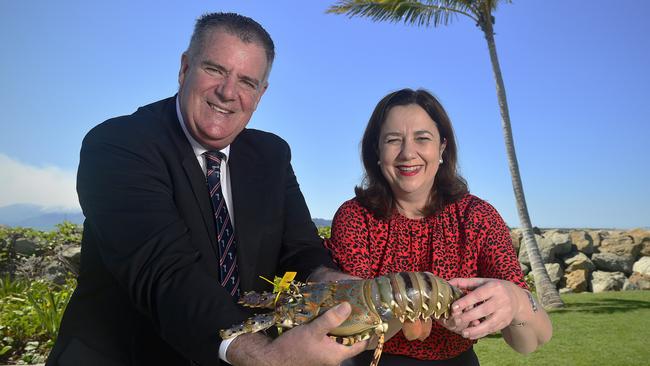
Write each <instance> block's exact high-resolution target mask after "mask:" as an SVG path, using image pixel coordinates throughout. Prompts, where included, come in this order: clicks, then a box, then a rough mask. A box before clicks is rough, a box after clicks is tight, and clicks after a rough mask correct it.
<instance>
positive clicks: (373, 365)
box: [370, 333, 384, 366]
mask: <svg viewBox="0 0 650 366" xmlns="http://www.w3.org/2000/svg"><path fill="white" fill-rule="evenodd" d="M383 350H384V333H379V341H378V342H377V348H375V353H374V354H373V355H372V362H371V363H370V366H377V365H378V364H379V358H381V352H382V351H383Z"/></svg>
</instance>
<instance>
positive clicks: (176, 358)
mask: <svg viewBox="0 0 650 366" xmlns="http://www.w3.org/2000/svg"><path fill="white" fill-rule="evenodd" d="M228 164H229V168H230V173H231V185H232V196H233V205H234V214H235V233H236V236H237V250H238V258H239V262H238V264H239V272H240V281H241V282H240V284H241V289H242V290H244V291H248V290H263V289H264V290H269V286H268V285H267V284H265V283H264V282H263V281H262V280H260V279H259V276H260V275H262V276H265V277H267V278H273V276H274V275H276V274H282V273H284V271H288V270H293V271H297V272H298V275H299V277H302V279H304V278H305V277H306V276H307V275H308V274H310V273H311V271H312V270H313V269H315V268H316V267H318V266H320V265H325V266H328V267H333V268H334V265H333V263H332V262H331V259H330V256H329V254H328V253H327V252H326V251H325V250H324V248H323V246H322V243H321V240H320V238H319V237H318V235H317V231H316V228H315V226H314V224H313V222H312V221H311V218H310V215H309V211H308V209H307V206H306V204H305V201H304V198H303V196H302V193H301V192H300V189H299V187H298V183H297V181H296V178H295V176H294V173H293V170H292V168H291V164H290V150H289V147H288V145H287V144H286V142H284V141H283V140H282V139H280V138H279V137H277V136H275V135H273V134H270V133H266V132H262V131H257V130H252V129H246V130H244V131H243V132H242V133H241V134H240V135H239V136H238V137H237V138H236V140H235V141H234V142H233V143H232V144H231V150H230V157H229V162H228ZM77 191H78V194H79V200H80V203H81V206H82V208H83V213H84V215H85V216H86V221H85V223H84V235H83V241H82V252H81V270H80V274H79V279H78V286H77V289H76V290H75V292H74V294H73V296H72V299H71V301H70V303H69V305H68V307H67V309H66V312H65V315H64V318H63V322H62V325H61V329H60V333H59V338H58V340H57V342H56V345H55V347H54V349H53V350H52V353H51V354H50V357H49V360H48V366H49V365H56V364H57V362H58V364H62V365H64V364H66V363H67V364H74V365H91V366H101V365H157V366H159V365H189V364H190V363H191V362H190V360H193V361H194V362H196V363H198V364H200V365H218V364H219V363H220V362H219V358H218V348H219V342H220V338H219V336H218V330H219V329H222V328H227V327H230V326H231V325H233V324H234V323H236V322H241V321H242V320H244V319H245V318H246V317H248V316H250V314H249V313H248V312H246V311H244V310H243V309H242V308H241V307H239V306H238V305H236V304H235V302H234V301H233V299H232V298H231V297H230V296H229V295H228V294H227V293H226V291H225V290H224V289H223V288H222V287H221V286H220V285H219V281H218V279H219V273H218V266H217V262H218V254H217V249H216V248H217V247H216V234H215V227H214V221H213V218H212V209H211V204H210V200H209V195H208V191H207V186H206V179H205V175H204V174H203V172H202V171H201V168H200V166H199V164H198V162H197V159H196V157H195V155H194V152H193V150H192V148H191V146H190V144H189V142H188V141H187V139H186V137H185V135H184V134H183V131H182V129H181V126H180V124H179V121H178V118H177V116H176V107H175V98H169V99H165V100H162V101H159V102H156V103H153V104H150V105H147V106H144V107H141V108H139V109H138V110H137V111H136V112H135V113H134V114H132V115H130V116H123V117H118V118H114V119H111V120H108V121H106V122H104V123H102V124H100V125H99V126H97V127H95V128H94V129H93V130H92V131H90V132H89V133H88V135H87V136H86V137H85V139H84V142H83V146H82V148H81V159H80V164H79V171H78V175H77Z"/></svg>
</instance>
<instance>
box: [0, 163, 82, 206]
mask: <svg viewBox="0 0 650 366" xmlns="http://www.w3.org/2000/svg"><path fill="white" fill-rule="evenodd" d="M0 171H1V172H2V174H1V175H0V207H2V206H7V205H12V204H16V203H30V204H35V205H39V206H42V207H43V208H44V209H46V210H70V211H73V210H74V211H79V210H81V208H80V207H79V201H78V198H77V191H76V190H75V187H76V172H74V171H66V170H63V169H61V168H58V167H56V166H45V167H38V166H33V165H27V164H24V163H21V162H19V161H16V160H14V159H12V158H11V157H9V156H7V155H4V154H1V153H0Z"/></svg>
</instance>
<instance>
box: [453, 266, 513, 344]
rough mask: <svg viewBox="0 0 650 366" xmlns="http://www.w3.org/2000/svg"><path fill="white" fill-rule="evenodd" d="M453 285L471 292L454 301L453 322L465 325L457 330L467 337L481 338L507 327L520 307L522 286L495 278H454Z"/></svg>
mask: <svg viewBox="0 0 650 366" xmlns="http://www.w3.org/2000/svg"><path fill="white" fill-rule="evenodd" d="M449 284H451V285H452V286H456V287H457V288H459V289H460V290H462V291H464V292H467V291H470V292H469V293H468V294H467V295H465V296H464V297H462V298H460V299H458V300H456V301H455V302H454V303H453V304H452V313H451V316H450V321H453V323H455V324H459V325H460V324H463V325H465V327H463V329H455V331H456V332H457V333H459V334H461V335H462V336H463V337H465V338H469V339H479V338H483V337H485V336H486V335H488V334H491V333H495V332H498V331H500V330H501V329H503V328H505V327H507V326H508V325H509V324H510V323H511V322H512V320H513V318H514V316H515V314H516V312H517V311H518V310H519V304H518V300H517V299H518V298H519V297H518V296H517V292H518V291H524V290H523V289H522V288H520V287H519V286H517V285H515V284H514V283H512V282H509V281H505V280H498V279H494V278H454V279H452V280H450V281H449Z"/></svg>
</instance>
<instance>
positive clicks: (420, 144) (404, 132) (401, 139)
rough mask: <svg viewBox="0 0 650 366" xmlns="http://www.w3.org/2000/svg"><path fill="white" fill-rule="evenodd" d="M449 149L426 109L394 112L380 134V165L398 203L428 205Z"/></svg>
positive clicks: (396, 109)
mask: <svg viewBox="0 0 650 366" xmlns="http://www.w3.org/2000/svg"><path fill="white" fill-rule="evenodd" d="M445 146H446V144H445V143H444V142H443V143H442V144H441V143H440V133H439V132H438V127H437V126H436V124H435V123H434V122H433V120H432V119H431V117H429V115H428V114H427V112H425V111H424V109H422V107H420V106H419V105H417V104H409V105H404V106H395V107H392V108H391V109H390V111H389V112H388V115H387V116H386V121H385V122H384V124H383V126H382V128H381V131H380V134H379V162H380V168H381V172H382V174H383V175H384V177H385V178H386V180H387V181H388V184H389V185H390V188H391V190H392V191H393V195H394V197H395V199H397V200H398V201H409V202H416V203H418V204H422V205H423V206H424V205H425V204H426V203H427V201H428V198H429V193H430V192H431V188H432V187H433V181H434V179H435V177H436V172H437V171H438V165H439V164H440V163H439V159H440V157H441V156H442V152H443V151H444V149H445Z"/></svg>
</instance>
